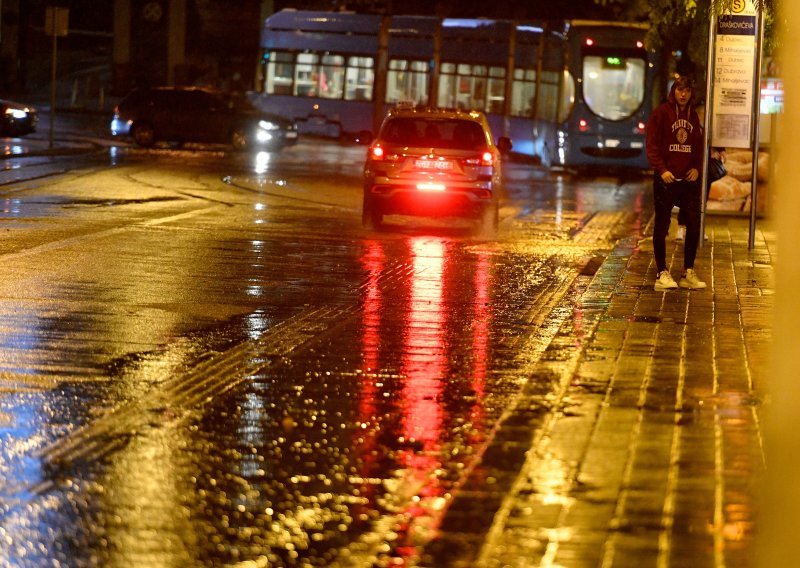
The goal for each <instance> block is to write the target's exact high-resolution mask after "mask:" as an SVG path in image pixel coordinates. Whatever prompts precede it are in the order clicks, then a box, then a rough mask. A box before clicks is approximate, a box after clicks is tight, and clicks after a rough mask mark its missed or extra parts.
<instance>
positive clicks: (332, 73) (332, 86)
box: [317, 53, 344, 99]
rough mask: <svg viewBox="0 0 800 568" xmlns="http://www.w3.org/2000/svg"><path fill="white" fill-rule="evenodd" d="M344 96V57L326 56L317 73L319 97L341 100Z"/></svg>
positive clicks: (323, 57)
mask: <svg viewBox="0 0 800 568" xmlns="http://www.w3.org/2000/svg"><path fill="white" fill-rule="evenodd" d="M343 94H344V57H343V56H341V55H330V54H327V53H326V54H325V55H323V56H322V65H321V66H320V68H319V72H318V73H317V96H318V97H322V98H324V99H341V98H342V95H343Z"/></svg>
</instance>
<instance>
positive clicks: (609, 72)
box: [583, 53, 646, 120]
mask: <svg viewBox="0 0 800 568" xmlns="http://www.w3.org/2000/svg"><path fill="white" fill-rule="evenodd" d="M645 67H646V65H645V61H644V59H641V58H638V57H623V56H617V55H613V54H611V53H609V54H598V55H585V56H584V58H583V98H584V100H585V101H586V105H587V106H588V107H589V109H590V110H591V111H592V112H593V113H595V114H596V115H598V116H601V117H603V118H607V119H609V120H622V119H624V118H628V117H629V116H631V115H632V114H633V113H635V112H636V110H637V109H638V108H639V107H640V106H641V104H642V101H643V100H644V82H645Z"/></svg>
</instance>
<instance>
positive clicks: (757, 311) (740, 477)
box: [429, 217, 775, 568]
mask: <svg viewBox="0 0 800 568" xmlns="http://www.w3.org/2000/svg"><path fill="white" fill-rule="evenodd" d="M707 232H708V233H710V237H711V238H710V240H709V241H707V242H706V243H705V246H704V247H702V248H701V249H700V251H699V254H698V262H697V269H698V272H699V273H700V275H701V277H704V278H706V279H707V280H708V281H709V289H708V290H706V291H702V292H687V291H683V290H678V291H671V292H666V293H665V292H654V291H653V289H652V283H653V281H654V279H655V266H654V265H653V262H652V246H651V242H650V241H649V240H643V241H641V242H635V241H634V240H626V241H622V242H621V243H620V244H619V245H618V246H617V248H616V249H615V251H614V252H613V253H612V254H611V255H610V256H609V257H608V259H607V260H606V262H605V263H604V264H603V266H602V268H601V269H600V270H599V271H598V273H597V275H596V276H595V278H594V279H593V280H592V281H591V283H590V284H589V285H588V288H587V290H586V292H585V293H584V294H583V295H582V300H581V301H580V302H579V304H578V307H577V308H576V311H575V313H574V314H573V317H572V318H569V319H568V320H567V321H565V322H564V323H563V325H562V327H561V329H560V331H559V333H558V334H557V335H556V337H555V338H554V340H553V341H552V342H551V344H550V346H549V347H548V349H547V350H546V351H545V353H544V354H543V356H542V358H541V360H540V362H539V364H538V365H537V367H536V369H535V372H534V374H533V376H532V377H531V379H530V381H529V384H528V386H527V387H526V390H528V391H531V390H535V389H536V387H537V385H540V384H541V383H542V382H546V383H548V384H549V385H551V386H550V387H548V388H552V384H553V382H559V383H560V385H561V389H560V390H559V389H558V388H552V390H553V392H554V393H558V396H556V397H555V398H554V399H553V400H552V402H553V405H552V407H551V408H548V409H544V412H540V413H539V412H534V413H533V414H532V413H531V412H530V411H532V410H534V409H532V408H525V404H524V402H521V403H520V404H519V405H518V409H519V411H518V412H517V413H516V415H515V416H516V419H517V422H518V423H523V424H525V420H524V419H525V418H526V417H527V418H528V419H529V422H528V423H527V424H526V426H528V427H531V428H532V429H533V431H534V432H535V434H534V435H533V437H532V445H531V447H530V449H529V450H528V452H527V455H526V460H525V462H524V464H523V466H522V468H521V470H520V472H519V474H518V475H517V476H516V477H515V479H513V481H507V483H508V491H499V493H502V502H501V504H500V507H499V509H498V513H497V514H496V515H495V517H494V521H493V526H492V528H491V530H490V531H489V534H488V535H486V536H485V535H479V534H474V533H470V532H469V527H468V523H463V524H462V527H463V530H462V531H461V532H458V530H459V528H458V527H456V526H455V525H453V526H450V527H447V528H449V529H450V531H449V532H448V536H447V537H444V538H443V539H440V540H439V541H438V542H435V543H434V544H432V545H431V546H429V551H430V552H431V556H430V560H431V564H432V565H445V564H447V565H450V566H465V567H466V566H470V565H473V564H471V562H472V560H470V557H471V556H472V555H473V554H475V555H476V556H477V559H478V560H477V563H476V564H477V566H481V567H486V568H489V567H500V566H503V567H505V566H514V567H517V566H518V567H523V566H551V565H556V566H568V567H570V568H575V567H582V566H587V567H588V566H603V567H606V566H643V565H645V566H692V567H703V566H709V567H710V566H752V565H754V557H755V556H754V555H755V544H754V540H755V535H756V525H757V514H758V506H757V503H758V499H759V493H758V487H759V480H760V478H761V476H762V475H763V473H764V461H765V460H764V455H763V449H762V431H761V411H762V407H763V403H764V402H763V399H764V386H765V385H764V383H765V381H766V376H765V374H766V365H767V357H768V352H769V337H770V333H769V329H770V326H771V310H772V298H773V296H772V291H773V281H772V278H773V276H772V263H773V262H774V253H775V240H774V235H773V233H772V232H770V231H768V230H766V231H765V230H761V228H760V227H759V231H758V232H757V236H758V238H757V241H756V246H755V248H754V250H752V251H750V250H748V248H747V238H748V222H747V220H745V219H742V218H733V217H716V218H712V219H710V220H709V222H708V229H707ZM669 248H670V249H671V251H672V266H673V267H678V268H679V267H680V266H682V246H681V245H680V244H674V246H671V247H669ZM674 272H677V270H676V271H674ZM576 347H577V349H576ZM537 400H540V399H538V398H537ZM508 427H509V428H510V429H512V430H513V429H516V428H517V427H518V426H517V425H516V424H515V425H511V424H509V425H508ZM502 429H503V428H501V431H502ZM513 437H514V438H515V439H519V436H518V435H514V436H513ZM498 439H499V440H498V441H496V442H495V445H496V444H498V443H500V444H501V443H502V441H501V440H502V436H498ZM493 463H502V460H499V462H497V461H496V462H493ZM508 465H509V466H510V467H509V469H512V468H513V465H512V464H510V463H509V464H508ZM491 473H492V475H493V476H495V477H498V478H502V475H503V474H504V473H505V474H507V473H508V471H505V472H495V471H493V472H491ZM476 485H478V484H476ZM501 485H502V484H501ZM498 489H500V488H498ZM493 496H496V494H495V492H491V491H488V492H487V491H476V492H474V493H473V494H466V493H465V494H462V495H460V496H459V497H457V498H456V502H455V503H454V505H453V510H458V511H459V512H460V513H462V514H466V515H467V516H468V513H469V511H470V509H471V507H470V503H472V505H474V507H472V509H474V510H476V511H481V510H483V511H485V510H486V504H485V501H486V500H487V499H492V497H493ZM482 502H483V503H482ZM454 516H455V517H459V515H454ZM445 524H447V522H445ZM476 551H477V552H476Z"/></svg>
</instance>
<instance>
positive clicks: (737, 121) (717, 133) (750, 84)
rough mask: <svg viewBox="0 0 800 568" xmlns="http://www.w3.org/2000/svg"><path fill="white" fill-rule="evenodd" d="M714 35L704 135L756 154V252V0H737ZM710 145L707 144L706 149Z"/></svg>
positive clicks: (759, 22)
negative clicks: (711, 86) (707, 111)
mask: <svg viewBox="0 0 800 568" xmlns="http://www.w3.org/2000/svg"><path fill="white" fill-rule="evenodd" d="M713 21H714V20H713V19H712V22H713ZM759 30H760V31H759ZM714 31H715V33H713V34H712V37H711V38H710V39H711V40H713V41H712V42H711V43H710V44H709V45H711V44H712V43H713V53H714V56H713V75H711V74H710V75H709V77H713V80H714V84H713V89H712V90H711V94H712V96H711V101H712V102H713V104H712V105H711V109H712V111H713V112H712V117H711V124H710V126H709V122H708V120H706V126H707V128H706V136H707V137H708V136H709V135H710V136H711V145H712V146H721V147H725V148H743V149H752V151H753V176H752V180H751V185H750V248H753V244H754V239H755V217H756V201H757V195H758V191H757V173H758V149H759V147H758V145H759V140H758V137H759V132H758V126H759V113H760V110H759V101H760V96H759V93H758V92H757V91H758V89H759V88H760V85H761V44H762V41H763V33H764V22H763V18H762V17H760V15H759V14H758V12H757V11H756V8H755V5H754V4H753V1H752V0H734V2H733V6H732V8H731V13H730V14H725V15H722V16H719V17H718V18H716V30H714ZM709 51H710V50H709ZM709 71H711V68H709ZM709 129H710V131H709ZM708 146H709V145H708V142H707V143H706V149H708ZM704 179H705V176H704ZM704 190H705V186H704Z"/></svg>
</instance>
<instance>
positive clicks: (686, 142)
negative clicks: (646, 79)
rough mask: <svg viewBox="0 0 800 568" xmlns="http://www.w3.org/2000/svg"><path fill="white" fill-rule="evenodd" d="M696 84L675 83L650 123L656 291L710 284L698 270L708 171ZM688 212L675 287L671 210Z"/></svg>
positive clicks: (681, 79) (680, 80)
mask: <svg viewBox="0 0 800 568" xmlns="http://www.w3.org/2000/svg"><path fill="white" fill-rule="evenodd" d="M691 100H692V80H691V79H690V78H689V77H685V76H680V77H678V78H677V79H676V80H675V83H674V84H673V85H672V89H671V90H670V93H669V98H668V99H667V102H665V103H662V104H660V105H659V106H658V107H657V108H656V109H655V110H654V111H653V114H652V115H651V116H650V121H649V122H648V124H647V159H648V160H649V161H650V167H652V168H653V172H654V177H653V196H654V201H655V214H656V220H655V227H654V228H653V254H654V256H655V261H656V267H657V269H658V275H657V276H656V283H655V286H654V289H655V290H656V291H657V292H661V291H663V290H671V289H673V288H677V287H678V286H680V287H681V288H688V289H690V290H702V289H703V288H705V287H706V283H705V282H703V281H701V280H700V279H699V278H698V277H697V274H696V273H695V271H694V260H695V256H696V255H697V245H698V243H699V240H700V198H701V191H700V181H699V180H700V172H701V170H702V168H703V135H702V127H701V125H700V118H699V117H698V116H697V112H695V110H694V109H693V108H692V106H691ZM675 206H677V207H679V208H680V209H681V212H685V213H686V240H685V241H684V245H683V275H682V277H681V279H680V283H679V284H678V283H676V282H675V280H674V279H673V278H672V275H670V273H669V271H668V270H667V262H666V254H667V245H666V238H667V233H668V232H669V224H670V220H671V218H672V208H673V207H675Z"/></svg>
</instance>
